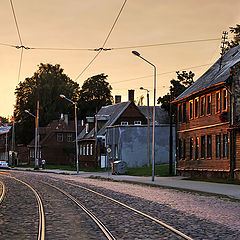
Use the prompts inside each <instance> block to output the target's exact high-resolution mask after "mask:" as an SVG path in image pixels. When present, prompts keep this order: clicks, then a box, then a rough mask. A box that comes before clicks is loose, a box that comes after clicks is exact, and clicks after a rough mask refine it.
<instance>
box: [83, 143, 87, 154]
mask: <svg viewBox="0 0 240 240" xmlns="http://www.w3.org/2000/svg"><path fill="white" fill-rule="evenodd" d="M83 155H86V147H85V145H83Z"/></svg>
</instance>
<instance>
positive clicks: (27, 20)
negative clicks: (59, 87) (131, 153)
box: [0, 0, 240, 117]
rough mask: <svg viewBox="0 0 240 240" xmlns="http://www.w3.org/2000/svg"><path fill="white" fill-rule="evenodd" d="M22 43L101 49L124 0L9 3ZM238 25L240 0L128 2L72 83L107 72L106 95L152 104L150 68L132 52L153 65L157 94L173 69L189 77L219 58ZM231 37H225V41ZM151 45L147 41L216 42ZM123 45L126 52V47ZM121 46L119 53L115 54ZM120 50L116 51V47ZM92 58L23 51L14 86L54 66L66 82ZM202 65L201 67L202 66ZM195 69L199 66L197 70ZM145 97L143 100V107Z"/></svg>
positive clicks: (4, 19) (12, 60)
mask: <svg viewBox="0 0 240 240" xmlns="http://www.w3.org/2000/svg"><path fill="white" fill-rule="evenodd" d="M12 2H13V5H14V9H15V13H16V16H17V21H18V26H19V30H20V35H21V38H22V42H23V45H24V46H27V47H36V48H81V49H94V48H99V47H101V46H102V44H103V42H104V40H105V39H106V37H107V35H108V33H109V31H110V29H111V27H112V25H113V22H114V20H115V19H116V16H117V15H118V13H119V11H120V8H121V7H122V4H123V2H124V0H12ZM0 10H1V14H0V81H1V85H0V116H5V117H7V116H10V115H12V112H13V105H14V103H15V96H14V90H15V87H16V85H17V84H18V70H19V61H20V53H21V49H16V48H13V47H9V46H5V45H3V44H10V45H14V46H16V45H17V46H19V45H20V42H19V38H18V34H17V30H16V26H15V22H14V18H13V13H12V9H11V4H10V1H9V0H1V1H0ZM236 24H240V1H239V0H228V1H226V0H198V1H197V0H169V1H166V0H165V1H163V0H128V1H127V3H126V5H125V7H124V9H123V11H122V13H121V15H120V18H119V19H118V22H117V24H116V26H115V28H114V29H113V31H112V33H111V35H110V37H109V39H108V41H107V43H106V45H105V48H117V49H113V50H111V51H102V52H101V53H100V54H99V56H98V57H97V58H96V60H95V61H94V62H93V63H92V64H91V66H90V67H89V68H88V69H87V70H86V71H85V72H84V73H83V74H82V75H81V76H80V77H79V78H78V79H77V82H78V83H79V85H80V86H82V84H83V82H84V80H86V79H87V78H88V77H91V76H93V75H96V74H99V73H105V74H107V75H108V76H109V77H108V81H109V83H110V84H111V86H112V87H113V91H112V94H113V95H122V101H127V90H128V89H135V97H136V98H137V97H139V96H140V95H145V92H143V91H141V90H139V88H140V87H141V86H143V87H145V88H147V89H149V90H150V97H151V104H153V76H152V75H153V68H152V67H151V66H150V65H148V64H147V63H146V62H144V61H143V60H141V59H140V58H137V57H136V56H134V55H133V54H132V53H131V51H132V50H137V51H138V52H140V53H141V55H142V56H143V57H144V58H146V59H148V60H149V61H150V62H152V63H154V64H155V65H156V66H157V73H158V76H157V97H159V96H163V95H164V94H166V93H167V92H168V90H169V86H170V80H171V79H172V78H175V77H176V73H175V71H177V70H187V71H189V70H192V71H193V72H194V73H195V74H196V76H195V80H196V79H197V78H198V77H199V76H200V75H201V74H203V73H204V72H205V71H206V70H207V69H208V68H209V67H210V66H211V65H210V64H211V63H213V62H214V61H216V59H217V58H219V56H220V55H219V54H220V45H221V40H220V38H221V36H222V32H223V31H228V30H229V27H230V26H235V25H236ZM231 36H232V35H231V34H230V33H229V37H231ZM216 38H219V40H215V41H206V42H198V43H184V44H176V45H171V44H170V45H163V46H152V47H134V46H142V45H151V44H161V43H172V42H182V41H191V40H200V39H203V40H204V39H216ZM125 47H129V48H125ZM118 48H120V49H118ZM121 48H123V49H121ZM95 55H96V52H94V51H87V50H82V51H80V50H79V51H50V50H39V49H38V50H37V49H35V50H34V49H32V50H24V51H23V58H22V67H21V74H20V81H24V79H25V78H26V77H31V76H32V75H33V73H34V72H35V71H36V70H37V69H38V64H39V63H41V62H42V63H51V64H60V65H61V67H62V68H63V69H64V73H66V74H67V75H68V76H69V77H70V78H71V79H72V80H76V78H77V76H78V75H79V74H80V73H81V72H82V71H83V69H84V68H85V67H86V66H87V65H88V64H89V62H90V61H91V60H92V58H93V57H94V56H95ZM207 64H208V65H207ZM199 66H200V67H199ZM145 102H146V98H145V99H144V104H145Z"/></svg>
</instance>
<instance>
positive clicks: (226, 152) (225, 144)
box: [223, 134, 228, 157]
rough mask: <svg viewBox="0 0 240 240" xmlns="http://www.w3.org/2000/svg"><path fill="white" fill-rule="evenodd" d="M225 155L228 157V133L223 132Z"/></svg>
mask: <svg viewBox="0 0 240 240" xmlns="http://www.w3.org/2000/svg"><path fill="white" fill-rule="evenodd" d="M223 157H228V134H223Z"/></svg>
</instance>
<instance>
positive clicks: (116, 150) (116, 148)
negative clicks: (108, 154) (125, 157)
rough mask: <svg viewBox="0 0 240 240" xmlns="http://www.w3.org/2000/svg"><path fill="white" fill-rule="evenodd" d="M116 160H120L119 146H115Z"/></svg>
mask: <svg viewBox="0 0 240 240" xmlns="http://www.w3.org/2000/svg"><path fill="white" fill-rule="evenodd" d="M115 158H116V159H118V145H117V144H115Z"/></svg>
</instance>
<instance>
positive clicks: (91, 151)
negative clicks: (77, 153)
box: [90, 143, 93, 155]
mask: <svg viewBox="0 0 240 240" xmlns="http://www.w3.org/2000/svg"><path fill="white" fill-rule="evenodd" d="M90 155H93V144H92V143H91V144H90Z"/></svg>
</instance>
